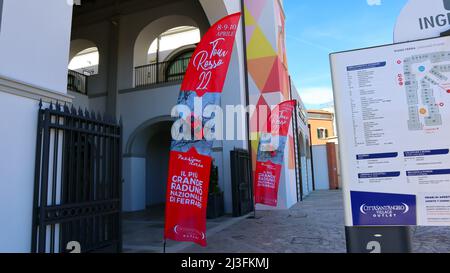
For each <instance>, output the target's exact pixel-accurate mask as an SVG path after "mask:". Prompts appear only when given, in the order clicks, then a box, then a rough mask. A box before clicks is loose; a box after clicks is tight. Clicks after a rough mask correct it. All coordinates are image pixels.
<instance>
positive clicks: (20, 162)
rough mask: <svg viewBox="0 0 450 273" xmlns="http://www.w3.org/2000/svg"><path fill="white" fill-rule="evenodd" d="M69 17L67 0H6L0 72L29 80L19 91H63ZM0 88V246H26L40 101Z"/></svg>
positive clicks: (15, 248) (22, 249) (28, 246)
mask: <svg viewBox="0 0 450 273" xmlns="http://www.w3.org/2000/svg"><path fill="white" fill-rule="evenodd" d="M71 18H72V7H71V6H69V5H68V4H67V3H66V1H61V0H43V1H35V0H21V1H17V0H5V1H4V3H3V18H2V29H1V32H0V78H6V79H9V80H11V81H9V80H7V82H10V83H11V84H12V83H14V82H20V83H25V84H27V86H28V87H26V88H28V89H27V90H26V91H25V92H24V93H22V94H30V97H33V96H34V97H38V96H39V95H36V94H38V93H39V92H43V93H45V94H50V93H47V91H53V92H57V94H66V93H67V61H68V58H69V42H70V29H71ZM18 86H20V87H18V88H19V89H21V88H25V85H18ZM2 88H3V87H0V151H1V154H0V218H1V219H3V220H2V222H1V225H0V252H29V251H30V250H31V225H32V217H33V214H32V208H33V190H34V168H35V166H34V165H35V150H36V135H37V114H38V103H39V102H38V101H37V100H34V99H28V98H25V97H23V96H19V95H15V94H14V92H10V93H5V92H3V91H4V90H2ZM5 88H6V87H5ZM19 89H17V90H18V91H20V90H19ZM30 89H32V90H33V91H30ZM5 90H6V89H5ZM35 90H39V91H35ZM33 92H36V94H35V93H33ZM39 94H42V93H39ZM32 95H33V96H32ZM50 96H52V95H51V94H50Z"/></svg>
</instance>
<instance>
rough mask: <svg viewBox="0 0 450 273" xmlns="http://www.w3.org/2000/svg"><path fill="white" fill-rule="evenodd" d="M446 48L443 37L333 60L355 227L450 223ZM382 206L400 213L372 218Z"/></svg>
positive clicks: (449, 58)
mask: <svg viewBox="0 0 450 273" xmlns="http://www.w3.org/2000/svg"><path fill="white" fill-rule="evenodd" d="M449 48H450V37H441V38H436V39H428V40H421V41H415V42H409V43H402V44H393V45H387V46H381V47H375V48H366V49H359V50H354V51H347V52H340V53H334V54H332V55H331V63H332V71H333V87H334V92H335V101H336V108H337V113H339V115H337V121H338V126H339V131H340V132H341V133H340V139H339V145H340V146H341V147H343V148H342V150H341V153H342V154H341V157H342V158H343V159H344V160H345V165H344V167H343V170H342V178H343V180H345V181H349V182H348V187H347V189H346V191H345V194H346V196H347V198H349V200H351V202H352V211H353V212H352V213H353V214H352V215H353V218H352V224H354V225H367V224H371V225H385V224H391V225H396V224H403V225H405V224H407V225H431V226H440V225H447V224H449V223H450V167H449V166H450V124H449V123H448V122H447V121H448V119H449V115H450V111H449V109H448V107H449V105H450V50H449ZM367 192H369V193H370V194H367ZM381 199H383V200H391V201H392V200H396V201H392V202H394V203H396V202H397V203H398V204H400V206H398V207H397V209H399V210H398V211H394V212H393V213H389V214H386V215H388V217H387V218H386V217H379V215H375V214H373V213H370V206H369V207H366V206H367V204H370V202H371V201H370V200H381ZM398 200H402V202H398ZM405 204H406V205H405ZM365 209H369V211H366V210H365ZM371 215H372V216H373V215H375V216H374V217H371ZM391 215H392V219H391ZM394 215H402V216H401V217H400V216H398V217H397V216H394ZM393 218H395V219H393Z"/></svg>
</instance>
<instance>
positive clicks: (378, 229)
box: [329, 34, 450, 252]
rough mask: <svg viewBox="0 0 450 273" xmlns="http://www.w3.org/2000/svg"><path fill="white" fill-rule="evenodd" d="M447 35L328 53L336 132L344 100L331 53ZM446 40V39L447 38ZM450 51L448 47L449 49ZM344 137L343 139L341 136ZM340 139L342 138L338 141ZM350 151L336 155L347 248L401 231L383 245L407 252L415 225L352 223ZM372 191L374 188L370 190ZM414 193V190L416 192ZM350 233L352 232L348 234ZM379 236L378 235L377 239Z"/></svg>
mask: <svg viewBox="0 0 450 273" xmlns="http://www.w3.org/2000/svg"><path fill="white" fill-rule="evenodd" d="M447 36H448V35H443V34H441V36H440V37H432V38H425V39H418V40H414V41H405V42H400V43H392V44H384V45H378V46H373V47H367V48H358V49H352V50H346V51H340V52H334V53H331V54H330V55H329V58H330V70H331V73H332V84H333V93H334V98H335V102H336V103H335V105H336V106H335V107H336V117H337V130H338V132H339V136H340V137H341V138H342V137H343V136H344V137H345V134H344V135H343V134H342V128H343V127H342V126H341V122H342V120H341V119H340V118H339V116H340V115H341V113H342V111H343V110H344V109H342V107H343V103H342V102H341V101H340V99H341V98H340V94H339V92H342V90H341V91H339V87H338V86H337V83H336V79H335V75H334V72H333V60H332V57H333V56H334V55H337V54H342V53H349V52H355V51H362V50H370V49H377V48H382V47H392V46H401V45H406V44H414V43H418V42H424V41H434V40H435V41H437V40H439V39H443V38H445V37H447ZM447 42H448V41H447ZM449 51H450V49H449ZM344 141H345V140H344ZM340 142H341V143H342V140H341V141H340ZM350 156H351V155H347V154H346V151H344V150H343V149H340V153H339V157H340V164H341V169H342V177H343V191H344V192H343V194H344V209H345V225H346V230H347V236H346V237H347V249H348V251H349V252H355V250H357V251H356V252H359V251H361V252H364V250H367V252H371V251H370V247H369V246H370V244H374V243H377V244H378V243H380V245H381V242H382V241H383V240H382V238H383V237H385V238H386V237H391V235H390V234H392V233H394V234H402V236H398V238H401V239H399V240H398V241H396V242H391V244H390V245H389V246H388V247H386V249H389V250H387V252H397V251H398V252H410V251H411V243H410V240H411V237H410V234H411V232H410V226H415V225H417V223H416V224H411V225H406V224H405V225H402V224H399V225H382V224H380V225H364V224H360V225H354V222H353V213H352V203H351V201H352V200H351V197H350V193H351V186H350V185H351V184H350V183H351V182H350V181H347V175H346V172H347V171H348V170H347V168H348V164H347V163H346V161H347V160H348V159H349V157H350ZM388 191H389V190H387V192H388ZM372 192H373V191H372ZM416 193H417V192H416ZM350 235H351V236H350ZM377 238H378V239H377Z"/></svg>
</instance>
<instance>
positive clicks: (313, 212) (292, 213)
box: [178, 191, 450, 253]
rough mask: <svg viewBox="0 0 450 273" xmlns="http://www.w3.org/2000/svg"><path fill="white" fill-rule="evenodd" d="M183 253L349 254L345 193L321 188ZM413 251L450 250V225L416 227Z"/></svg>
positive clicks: (433, 251) (242, 223)
mask: <svg viewBox="0 0 450 273" xmlns="http://www.w3.org/2000/svg"><path fill="white" fill-rule="evenodd" d="M257 218H259V219H256V220H255V219H243V220H241V221H239V222H237V223H236V224H234V225H231V226H229V227H227V228H225V229H223V230H222V231H220V232H218V233H216V234H214V235H212V236H209V237H208V245H209V246H208V247H206V248H202V247H199V246H194V245H190V246H188V247H186V248H183V249H180V250H178V252H183V253H343V252H344V253H345V252H346V247H345V235H344V215H343V203H342V192H340V191H317V192H314V193H313V194H311V195H310V196H309V197H308V198H306V200H305V201H304V202H302V203H299V204H297V205H296V206H294V207H293V208H292V209H290V210H283V211H258V212H257ZM412 234H413V250H414V252H418V253H443V252H446V253H449V252H450V228H440V227H420V228H414V229H412Z"/></svg>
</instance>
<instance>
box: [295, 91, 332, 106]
mask: <svg viewBox="0 0 450 273" xmlns="http://www.w3.org/2000/svg"><path fill="white" fill-rule="evenodd" d="M299 93H300V97H301V98H302V101H303V103H305V104H309V105H320V104H327V103H330V102H333V90H332V89H331V88H329V87H311V88H304V89H300V91H299Z"/></svg>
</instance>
